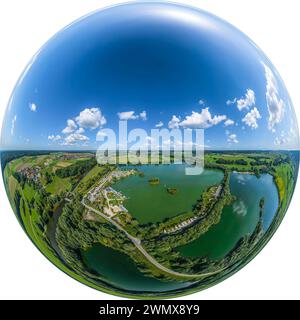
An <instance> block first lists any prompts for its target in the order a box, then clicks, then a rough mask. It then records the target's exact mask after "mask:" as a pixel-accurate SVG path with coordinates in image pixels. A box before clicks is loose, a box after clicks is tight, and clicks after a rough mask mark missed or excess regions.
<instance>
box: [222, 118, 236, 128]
mask: <svg viewBox="0 0 300 320" xmlns="http://www.w3.org/2000/svg"><path fill="white" fill-rule="evenodd" d="M224 125H225V127H228V126H233V125H234V121H233V120H231V119H227V120H226V121H225V122H224Z"/></svg>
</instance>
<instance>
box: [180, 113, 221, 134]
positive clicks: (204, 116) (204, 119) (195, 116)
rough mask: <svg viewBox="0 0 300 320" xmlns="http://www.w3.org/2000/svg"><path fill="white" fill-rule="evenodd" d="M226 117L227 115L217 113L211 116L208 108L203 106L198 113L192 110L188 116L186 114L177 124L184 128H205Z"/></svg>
mask: <svg viewBox="0 0 300 320" xmlns="http://www.w3.org/2000/svg"><path fill="white" fill-rule="evenodd" d="M226 118H227V117H226V116H225V115H217V116H214V117H212V115H211V113H210V111H209V108H205V109H202V110H201V112H200V113H199V112H195V111H192V114H191V115H190V116H186V118H185V119H184V120H183V121H182V122H180V124H179V125H180V126H182V127H184V128H191V129H196V128H199V129H207V128H210V127H212V126H214V125H217V124H219V123H220V122H222V121H224V120H226Z"/></svg>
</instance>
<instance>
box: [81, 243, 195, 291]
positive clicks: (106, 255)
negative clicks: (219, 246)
mask: <svg viewBox="0 0 300 320" xmlns="http://www.w3.org/2000/svg"><path fill="white" fill-rule="evenodd" d="M82 256H83V259H84V262H85V264H86V266H87V267H88V268H89V269H90V270H93V271H94V272H96V273H97V274H98V275H99V276H101V278H102V279H103V280H104V281H106V282H107V283H109V284H111V285H114V286H116V287H117V288H121V289H124V290H129V291H137V292H164V291H170V290H176V289H180V288H184V287H188V286H189V285H191V282H176V281H168V282H165V281H161V280H158V279H154V278H151V277H147V276H145V275H144V274H143V273H142V272H140V271H139V270H138V268H137V266H136V264H135V262H134V261H133V260H132V259H131V258H130V257H129V256H127V255H126V254H124V253H122V252H119V251H116V250H113V249H111V248H108V247H105V246H103V245H101V244H99V243H98V244H95V245H93V246H92V247H91V248H90V249H88V250H86V251H82Z"/></svg>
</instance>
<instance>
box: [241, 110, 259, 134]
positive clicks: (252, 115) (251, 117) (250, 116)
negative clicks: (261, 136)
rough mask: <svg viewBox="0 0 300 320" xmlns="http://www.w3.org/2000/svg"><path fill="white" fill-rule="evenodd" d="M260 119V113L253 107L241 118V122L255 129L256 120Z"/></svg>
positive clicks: (256, 126) (256, 125)
mask: <svg viewBox="0 0 300 320" xmlns="http://www.w3.org/2000/svg"><path fill="white" fill-rule="evenodd" d="M258 119H261V115H260V113H259V111H258V110H257V108H256V107H254V108H253V109H252V110H251V111H250V112H248V113H247V114H246V116H245V117H244V118H243V119H242V122H244V123H245V124H246V125H247V126H249V127H250V128H252V129H257V128H258V124H257V120H258Z"/></svg>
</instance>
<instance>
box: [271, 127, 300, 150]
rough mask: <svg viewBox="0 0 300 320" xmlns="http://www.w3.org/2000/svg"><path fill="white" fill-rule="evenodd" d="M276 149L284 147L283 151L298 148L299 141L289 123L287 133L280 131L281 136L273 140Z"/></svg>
mask: <svg viewBox="0 0 300 320" xmlns="http://www.w3.org/2000/svg"><path fill="white" fill-rule="evenodd" d="M274 144H275V146H277V147H284V149H297V148H298V147H299V140H298V135H297V132H296V131H295V128H294V127H293V125H292V123H291V127H290V129H289V130H287V131H281V134H280V135H279V136H277V137H276V138H275V140H274Z"/></svg>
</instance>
